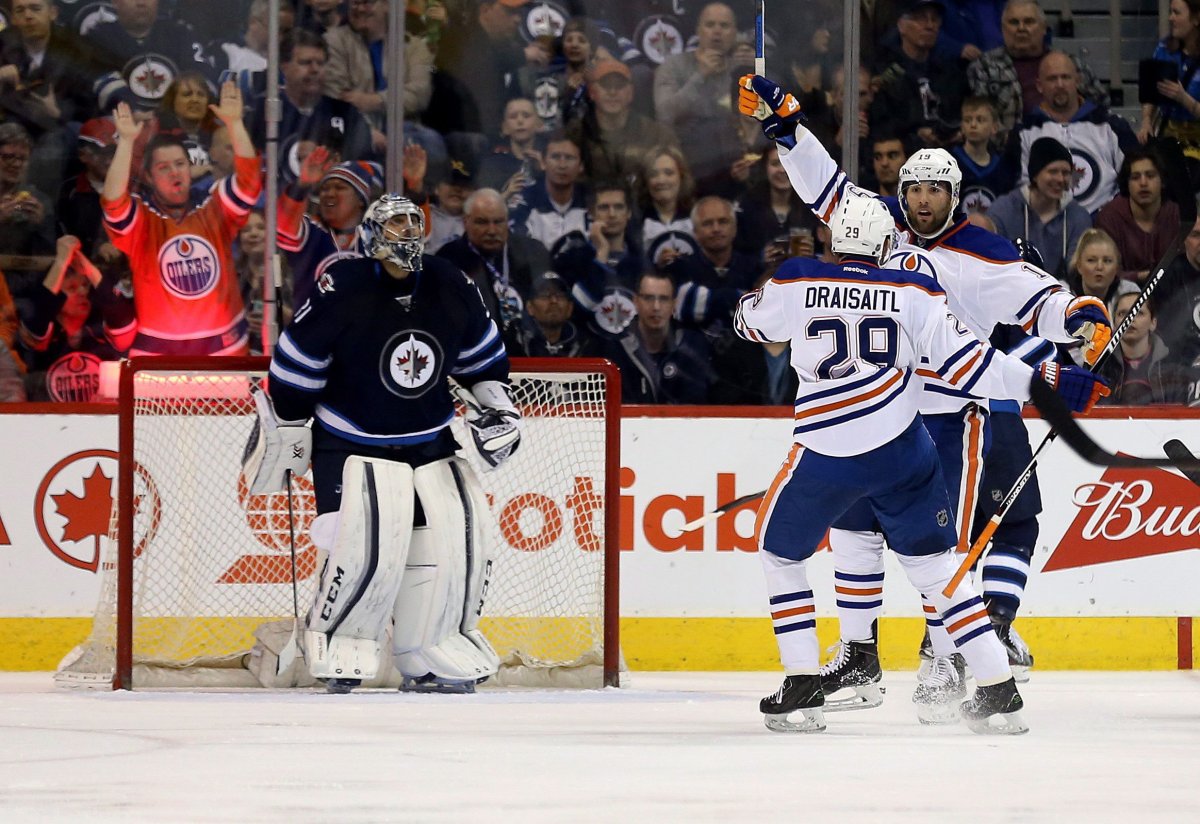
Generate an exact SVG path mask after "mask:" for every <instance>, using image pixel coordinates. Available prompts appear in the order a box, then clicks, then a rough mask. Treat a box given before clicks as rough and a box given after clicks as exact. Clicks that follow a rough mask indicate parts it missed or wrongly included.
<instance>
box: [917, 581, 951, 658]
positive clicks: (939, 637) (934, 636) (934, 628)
mask: <svg viewBox="0 0 1200 824" xmlns="http://www.w3.org/2000/svg"><path fill="white" fill-rule="evenodd" d="M921 608H922V609H923V610H924V611H925V629H926V631H927V632H928V633H929V642H930V643H931V644H932V645H933V654H934V655H935V656H937V657H938V658H944V657H946V656H947V655H953V654H954V653H956V652H958V650H957V649H956V648H955V646H954V642H953V641H951V640H950V636H949V635H948V634H947V633H946V626H945V624H944V623H943V621H942V616H941V613H939V612H938V610H937V607H935V606H934V605H933V604H931V603H930V602H929V599H928V598H926V597H925V594H924V593H921Z"/></svg>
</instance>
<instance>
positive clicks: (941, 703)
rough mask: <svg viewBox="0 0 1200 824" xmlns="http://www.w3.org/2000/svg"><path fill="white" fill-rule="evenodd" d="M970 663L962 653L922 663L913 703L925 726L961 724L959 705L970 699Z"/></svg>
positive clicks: (936, 657)
mask: <svg viewBox="0 0 1200 824" xmlns="http://www.w3.org/2000/svg"><path fill="white" fill-rule="evenodd" d="M966 668H967V664H966V661H964V660H963V657H962V656H961V655H959V654H958V653H955V654H954V655H944V656H935V657H932V658H930V659H929V660H927V661H926V660H922V661H921V669H920V671H918V673H917V688H916V690H915V691H914V692H913V697H912V700H913V703H914V704H916V705H917V718H918V720H920V722H921V723H922V724H957V723H958V719H959V717H960V715H959V711H958V705H959V702H960V701H962V700H963V699H964V698H966V697H967V681H966V674H965V673H966Z"/></svg>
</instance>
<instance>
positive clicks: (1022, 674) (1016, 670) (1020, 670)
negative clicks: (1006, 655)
mask: <svg viewBox="0 0 1200 824" xmlns="http://www.w3.org/2000/svg"><path fill="white" fill-rule="evenodd" d="M1008 668H1009V669H1010V670H1012V677H1013V680H1014V681H1016V682H1017V683H1018V684H1028V683H1029V669H1030V668H1029V667H1027V666H1024V665H1022V664H1009V665H1008Z"/></svg>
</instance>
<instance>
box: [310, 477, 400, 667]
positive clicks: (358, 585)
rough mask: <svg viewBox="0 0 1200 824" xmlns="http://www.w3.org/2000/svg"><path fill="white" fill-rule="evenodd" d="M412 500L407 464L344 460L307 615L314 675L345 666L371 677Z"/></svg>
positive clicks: (392, 595)
mask: <svg viewBox="0 0 1200 824" xmlns="http://www.w3.org/2000/svg"><path fill="white" fill-rule="evenodd" d="M413 506H414V502H413V470H412V467H410V466H408V465H407V464H402V463H396V462H394V461H384V460H379V459H375V458H363V457H360V456H357V455H352V456H350V457H349V458H347V459H346V463H345V466H344V468H343V470H342V506H341V509H340V510H339V512H338V516H337V527H336V535H335V536H334V539H333V545H332V547H331V548H330V550H329V556H328V557H327V558H326V560H325V564H324V566H323V567H322V570H321V580H320V585H319V586H318V588H317V593H316V598H315V600H314V602H313V608H312V611H311V612H310V613H309V617H308V630H309V634H308V645H307V651H308V661H309V669H310V670H311V672H312V674H313V676H314V677H316V678H333V677H346V668H347V667H356V668H359V669H360V670H361V674H355V675H353V676H351V677H355V678H371V677H373V676H374V675H375V670H376V668H377V662H378V647H377V644H378V642H377V639H378V638H380V637H382V636H383V630H384V627H385V625H386V623H387V620H388V617H389V615H390V613H391V609H392V605H393V603H394V602H395V599H396V592H397V591H398V590H399V588H400V579H401V577H402V576H403V574H404V565H405V560H406V558H407V556H408V552H409V544H410V538H411V535H412V521H413ZM314 635H320V636H321V637H322V638H323V639H324V643H322V642H321V640H319V639H314V638H313V636H314ZM359 642H362V644H359ZM360 646H361V647H362V648H361V649H360ZM367 646H370V649H367ZM317 653H321V654H320V655H318V654H317ZM338 670H341V671H338Z"/></svg>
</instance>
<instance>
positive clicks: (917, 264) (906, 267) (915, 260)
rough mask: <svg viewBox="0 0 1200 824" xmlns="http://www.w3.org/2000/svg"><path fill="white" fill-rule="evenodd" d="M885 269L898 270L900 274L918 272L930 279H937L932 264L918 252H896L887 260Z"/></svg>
mask: <svg viewBox="0 0 1200 824" xmlns="http://www.w3.org/2000/svg"><path fill="white" fill-rule="evenodd" d="M887 268H888V269H899V270H900V271H902V272H919V273H920V274H922V275H928V276H929V277H931V278H936V277H937V270H936V269H934V268H933V262H932V261H930V260H929V258H928V256H926V255H923V254H921V253H920V252H913V251H903V252H897V253H896V254H894V255H892V256H891V257H890V258H888V261H887Z"/></svg>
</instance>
